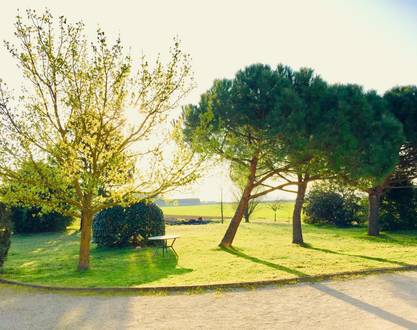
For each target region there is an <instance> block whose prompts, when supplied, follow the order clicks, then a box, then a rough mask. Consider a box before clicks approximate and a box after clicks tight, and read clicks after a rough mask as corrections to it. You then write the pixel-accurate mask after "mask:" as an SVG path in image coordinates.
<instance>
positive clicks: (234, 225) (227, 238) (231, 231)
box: [219, 155, 258, 248]
mask: <svg viewBox="0 0 417 330" xmlns="http://www.w3.org/2000/svg"><path fill="white" fill-rule="evenodd" d="M257 165H258V156H257V155H255V156H253V157H252V160H251V163H250V172H249V176H248V182H247V184H246V186H245V189H244V190H243V194H242V197H241V198H240V201H239V205H238V207H237V209H236V211H235V214H234V215H233V218H232V220H231V221H230V224H229V227H228V228H227V230H226V233H225V234H224V237H223V239H222V241H221V242H220V244H219V246H221V247H224V248H229V247H230V246H232V243H233V239H234V238H235V235H236V232H237V229H238V227H239V225H240V222H241V221H242V218H243V215H244V212H245V209H247V208H248V204H249V199H250V195H251V193H252V190H253V187H254V182H255V175H256V167H257Z"/></svg>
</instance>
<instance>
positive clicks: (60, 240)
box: [2, 221, 417, 287]
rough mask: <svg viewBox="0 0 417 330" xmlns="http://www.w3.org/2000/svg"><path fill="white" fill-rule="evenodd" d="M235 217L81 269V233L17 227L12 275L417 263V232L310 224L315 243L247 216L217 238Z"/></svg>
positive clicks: (63, 278) (213, 277)
mask: <svg viewBox="0 0 417 330" xmlns="http://www.w3.org/2000/svg"><path fill="white" fill-rule="evenodd" d="M226 226H227V224H220V223H216V224H208V225H198V226H192V225H182V226H168V227H167V232H168V233H176V234H179V235H181V238H180V239H179V240H178V242H177V244H176V248H177V251H178V254H179V259H178V260H177V259H176V258H175V257H174V256H173V255H172V254H170V255H168V256H165V257H162V256H154V255H153V253H152V250H151V249H141V250H134V249H131V248H125V249H97V248H95V246H94V245H93V247H92V251H91V253H92V260H91V264H92V269H91V270H89V271H87V272H83V273H79V272H77V271H75V268H76V263H77V254H78V244H79V242H78V240H79V234H78V233H76V232H75V231H72V232H71V231H69V232H68V233H65V234H37V235H28V236H23V235H16V236H15V237H13V242H12V248H11V251H10V254H9V258H8V260H7V262H6V265H5V273H4V274H3V275H2V276H3V277H4V278H7V279H12V280H18V281H24V282H31V283H37V284H48V285H61V286H79V287H95V286H102V287H109V286H120V287H127V286H158V285H181V284H203V283H219V282H235V281H255V280H267V279H284V278H296V277H299V276H304V275H318V274H326V273H333V272H342V271H351V270H352V271H353V270H364V269H372V268H381V267H393V266H402V265H409V264H417V232H408V233H396V234H384V235H382V237H380V238H370V237H367V235H366V231H365V228H354V229H335V228H329V227H325V228H323V227H321V228H318V227H314V226H311V225H304V238H305V241H306V242H307V243H308V245H307V247H299V246H296V245H293V244H291V243H290V241H291V226H290V224H288V223H286V222H284V221H280V222H277V223H273V222H270V221H265V222H264V223H262V222H260V221H257V222H255V223H250V224H242V226H241V227H240V229H239V231H238V234H237V237H236V241H235V249H234V250H231V251H225V250H222V249H220V248H218V246H217V244H218V242H219V240H220V239H221V237H222V234H223V233H224V231H225V229H226Z"/></svg>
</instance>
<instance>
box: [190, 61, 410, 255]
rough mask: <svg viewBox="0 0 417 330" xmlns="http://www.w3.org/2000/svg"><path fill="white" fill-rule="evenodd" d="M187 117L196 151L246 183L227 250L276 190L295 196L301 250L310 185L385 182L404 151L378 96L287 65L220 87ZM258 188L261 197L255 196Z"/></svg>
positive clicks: (248, 71)
mask: <svg viewBox="0 0 417 330" xmlns="http://www.w3.org/2000/svg"><path fill="white" fill-rule="evenodd" d="M184 114H185V118H186V120H185V129H184V136H185V138H186V141H187V142H188V143H190V144H191V145H192V147H193V148H194V150H196V151H198V152H201V153H205V154H209V155H214V156H216V157H220V158H222V159H226V160H228V161H229V162H231V164H232V166H234V167H240V168H242V170H241V171H240V172H242V173H246V176H247V178H248V179H247V182H246V187H245V189H244V191H243V193H242V198H241V203H240V205H239V206H240V207H238V209H237V210H236V213H235V216H234V217H233V219H232V222H231V224H230V226H229V228H228V231H227V232H226V234H225V237H224V238H223V240H222V243H221V245H222V246H224V247H228V246H230V245H231V243H232V241H233V238H234V235H235V233H236V230H237V227H238V225H239V223H240V221H241V217H242V214H243V213H242V212H243V210H244V209H245V207H247V204H248V201H249V200H250V199H253V198H256V197H259V196H262V195H264V194H267V193H269V192H271V191H274V190H277V189H280V190H284V191H291V192H294V193H297V199H296V204H295V208H294V214H293V242H294V243H298V244H301V243H303V237H302V232H301V209H302V204H303V202H304V196H305V192H306V189H307V185H308V183H309V182H310V181H313V180H318V179H329V178H332V177H343V178H348V179H349V180H354V181H359V180H360V181H364V182H369V181H373V182H380V181H381V180H383V178H384V176H385V175H386V174H387V173H390V171H392V169H393V168H394V166H395V164H396V161H397V158H398V153H397V149H398V147H399V145H400V144H401V143H402V131H401V124H400V123H399V122H398V121H397V120H396V119H395V117H394V116H392V115H390V113H388V112H387V111H386V108H385V104H384V101H383V99H382V98H381V97H380V96H379V95H377V94H376V93H375V92H373V91H370V92H364V91H363V89H362V88H361V87H360V86H357V85H329V84H327V83H326V82H325V81H324V80H323V79H322V78H321V77H319V76H317V75H315V74H314V72H313V70H311V69H300V70H298V71H294V70H292V69H291V68H289V67H287V66H283V65H279V66H278V67H277V68H276V69H271V68H270V67H269V66H265V65H261V64H255V65H252V66H249V67H247V68H245V69H244V70H241V71H239V72H238V73H237V74H236V76H235V78H234V79H232V80H227V79H226V80H220V81H215V83H214V84H213V87H212V88H211V89H209V90H208V91H207V92H206V93H204V94H203V95H202V96H201V99H200V103H199V104H198V105H188V106H186V107H185V108H184ZM293 187H295V188H296V189H293ZM256 188H257V189H259V188H261V191H260V192H257V193H253V191H254V189H256Z"/></svg>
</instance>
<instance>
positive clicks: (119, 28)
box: [0, 0, 417, 200]
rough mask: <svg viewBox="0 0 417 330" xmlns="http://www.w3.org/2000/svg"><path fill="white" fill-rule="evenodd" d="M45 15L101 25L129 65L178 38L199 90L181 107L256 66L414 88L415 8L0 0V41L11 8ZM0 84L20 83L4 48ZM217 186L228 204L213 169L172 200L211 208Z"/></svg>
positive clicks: (352, 3) (298, 0)
mask: <svg viewBox="0 0 417 330" xmlns="http://www.w3.org/2000/svg"><path fill="white" fill-rule="evenodd" d="M45 7H48V8H50V9H51V11H52V13H53V14H55V15H65V16H66V17H68V18H69V19H70V20H83V21H84V22H85V23H86V25H87V28H88V29H89V30H90V31H91V33H93V32H94V31H95V29H96V28H97V27H98V26H100V27H101V28H102V29H103V30H104V31H106V32H107V33H108V34H109V35H110V36H114V37H116V36H117V35H120V36H121V38H122V41H123V43H124V44H125V45H126V46H129V47H131V54H132V56H134V55H140V54H141V53H142V52H143V53H145V54H146V55H148V56H150V57H152V56H154V55H155V54H157V53H158V52H161V53H166V51H167V49H168V47H169V46H170V45H171V44H172V38H173V37H174V36H178V37H179V38H180V39H181V40H182V42H183V48H184V50H185V51H187V52H188V53H190V54H191V56H192V59H193V62H192V63H193V69H194V72H195V79H196V82H197V84H198V86H197V88H196V89H195V90H194V92H193V93H192V95H190V96H189V98H188V99H187V100H185V101H184V103H188V102H196V101H197V100H198V97H199V95H200V94H201V93H202V92H204V91H205V90H206V89H207V88H209V87H210V86H211V84H212V82H213V80H214V79H215V78H223V77H232V76H233V75H234V73H235V72H236V71H237V70H239V69H240V68H242V67H244V66H246V65H249V64H251V63H255V62H262V63H268V64H271V65H273V66H275V65H276V64H278V63H284V64H287V65H290V66H292V67H294V68H299V67H301V66H308V67H311V68H313V69H315V70H316V72H317V73H319V74H320V75H321V76H322V77H323V78H324V79H326V80H327V81H329V82H354V83H358V84H361V85H364V86H365V87H366V88H367V89H376V90H377V91H379V92H381V93H382V92H384V91H385V90H387V89H388V88H391V87H392V86H394V85H402V84H417V0H349V1H346V0H304V1H302V0H282V1H279V0H275V1H273V0H270V1H267V0H256V1H245V0H240V1H239V0H228V1H226V0H223V1H221V0H210V1H208V0H206V1H196V0H188V1H187V0H181V1H179V0H166V1H162V0H152V1H139V0H130V1H128V0H118V1H107V0H101V1H100V0H96V1H93V0H88V1H87V0H83V1H80V0H72V1H57V0H54V1H53V0H30V1H29V0H26V1H25V0H13V1H9V0H4V1H2V5H1V11H0V26H1V29H0V39H2V40H3V39H7V40H10V39H13V22H14V18H15V16H16V13H17V9H18V8H20V9H22V10H24V9H26V8H33V9H43V8H45ZM0 77H1V78H3V79H4V80H5V81H7V82H8V83H9V84H11V85H12V86H13V85H15V86H17V84H18V82H19V76H18V71H17V68H16V66H15V63H14V62H13V61H12V59H11V58H10V56H9V55H8V54H7V53H6V51H5V50H4V48H1V49H0ZM222 185H223V186H225V187H224V193H225V196H226V199H230V198H231V194H230V187H229V185H230V184H229V183H228V180H227V171H226V170H224V169H222V168H219V169H213V171H212V172H211V173H210V174H208V176H207V177H206V178H205V179H204V180H203V181H202V182H201V183H199V184H198V185H196V186H195V187H193V188H190V189H186V190H189V193H188V194H185V193H184V192H181V193H179V194H178V195H181V196H183V195H184V196H185V195H187V196H197V197H200V198H202V199H204V200H217V199H219V195H220V187H221V186H222ZM183 190H184V189H183ZM284 195H285V194H278V195H275V196H284ZM275 196H269V197H270V198H274V197H275ZM286 196H288V195H286ZM289 197H292V196H291V195H289Z"/></svg>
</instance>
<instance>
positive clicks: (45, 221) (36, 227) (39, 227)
mask: <svg viewBox="0 0 417 330" xmlns="http://www.w3.org/2000/svg"><path fill="white" fill-rule="evenodd" d="M11 218H12V222H13V229H14V232H16V233H21V234H28V233H42V232H59V231H64V230H65V229H66V228H67V227H68V226H69V225H70V224H71V222H72V221H73V219H72V218H71V217H67V216H64V215H62V214H60V213H57V212H51V213H47V214H42V213H40V210H39V209H38V208H35V207H32V208H24V207H13V208H12V212H11Z"/></svg>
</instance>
